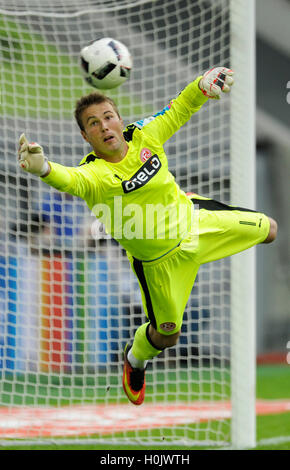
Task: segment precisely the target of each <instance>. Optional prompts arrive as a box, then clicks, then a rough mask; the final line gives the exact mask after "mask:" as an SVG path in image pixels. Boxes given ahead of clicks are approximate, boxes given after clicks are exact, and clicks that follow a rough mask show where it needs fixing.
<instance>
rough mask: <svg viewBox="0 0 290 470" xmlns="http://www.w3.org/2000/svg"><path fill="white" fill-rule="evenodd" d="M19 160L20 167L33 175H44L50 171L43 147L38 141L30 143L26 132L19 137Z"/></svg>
mask: <svg viewBox="0 0 290 470" xmlns="http://www.w3.org/2000/svg"><path fill="white" fill-rule="evenodd" d="M18 160H19V166H20V168H22V170H24V171H27V172H28V173H32V174H33V175H36V176H44V175H46V174H48V173H49V172H50V165H49V163H48V161H47V158H46V157H45V156H44V154H43V148H42V147H41V146H40V145H39V144H37V143H36V142H31V143H29V142H28V140H27V139H26V137H25V135H24V134H21V136H20V138H19V149H18Z"/></svg>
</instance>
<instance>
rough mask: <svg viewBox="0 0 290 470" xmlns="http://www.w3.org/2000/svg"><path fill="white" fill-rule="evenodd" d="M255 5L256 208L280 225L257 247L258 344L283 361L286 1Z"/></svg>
mask: <svg viewBox="0 0 290 470" xmlns="http://www.w3.org/2000/svg"><path fill="white" fill-rule="evenodd" d="M256 4H257V9H256V22H257V23H256V24H257V44H256V53H257V62H256V64H257V87H256V90H257V208H259V209H261V210H263V211H265V212H266V213H267V214H269V215H270V216H272V217H274V218H275V219H276V220H277V221H278V224H279V235H278V238H277V240H276V242H275V243H274V244H273V245H272V246H271V249H270V250H269V249H267V247H263V246H262V247H259V249H258V251H257V287H258V291H257V308H258V312H257V332H258V344H257V347H258V355H259V354H264V353H270V352H275V351H276V352H277V351H281V352H282V353H283V352H284V356H285V358H284V360H286V352H287V351H286V344H287V341H289V339H290V302H289V290H290V268H289V266H290V252H289V251H290V250H289V248H290V244H289V233H290V223H289V199H290V197H289V196H290V193H289V191H290V190H289V176H290V132H289V126H290V103H288V101H289V99H288V101H287V94H288V93H289V92H290V68H289V58H290V42H289V24H290V1H289V0H275V2H273V1H272V0H256ZM288 83H289V85H288ZM270 266H271V267H272V268H271V269H269V267H270ZM282 356H283V354H282Z"/></svg>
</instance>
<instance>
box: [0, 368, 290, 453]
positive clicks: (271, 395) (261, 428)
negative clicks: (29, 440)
mask: <svg viewBox="0 0 290 470" xmlns="http://www.w3.org/2000/svg"><path fill="white" fill-rule="evenodd" d="M184 373H187V372H186V371H184ZM289 377H290V368H289V366H287V365H285V366H283V365H276V366H259V367H258V368H257V398H258V399H272V400H277V399H289V398H290V388H289ZM31 378H32V377H31ZM55 380H56V379H55ZM71 380H73V379H71ZM7 384H9V382H6V392H7V393H6V394H5V393H4V395H5V396H6V398H7V397H8V396H10V397H11V396H12V397H13V393H12V394H11V391H12V390H9V387H8V386H7ZM67 385H69V384H67ZM104 385H105V384H100V389H101V388H102V389H104ZM11 386H12V383H11ZM26 386H27V385H26ZM33 386H34V387H36V385H32V384H30V387H33ZM70 386H71V384H70ZM17 387H21V384H20V385H19V384H18V385H17V386H16V387H15V384H14V391H16V390H17ZM42 387H43V394H45V393H50V396H51V397H53V395H55V398H54V400H56V401H58V400H59V398H60V396H59V397H56V394H54V393H53V388H52V387H51V386H50V390H48V389H47V388H46V387H45V385H44V384H43V385H42ZM149 389H150V386H149ZM149 389H148V395H147V396H148V399H149V398H150V397H149V395H150V390H149ZM158 389H159V390H158ZM55 390H58V392H59V393H64V392H65V390H67V392H66V393H68V390H69V389H68V388H67V389H66V388H65V385H64V384H63V387H59V385H57V386H56V387H55ZM78 390H79V393H81V394H82V395H83V396H82V397H80V396H79V400H81V401H82V400H83V398H84V394H85V395H86V397H87V399H86V401H87V402H88V401H89V393H88V391H89V390H90V387H88V385H87V386H86V385H85V384H84V387H82V388H81V389H80V388H78ZM80 390H82V392H81V391H80ZM30 391H31V392H33V390H32V389H31V390H30ZM8 392H9V393H8ZM18 392H20V389H18ZM34 392H35V389H34ZM154 392H155V393H156V392H157V395H159V396H160V397H161V396H162V387H161V386H157V390H156V387H155V390H154ZM195 392H196V390H195ZM217 392H218V390H217ZM38 393H39V390H38ZM187 393H188V390H187ZM4 395H3V394H2V400H3V399H4ZM19 395H20V393H19ZM19 395H18V393H17V394H16V395H14V398H15V397H17V396H19ZM173 395H174V391H173ZM194 395H195V398H196V393H195V394H194ZM71 398H72V397H70V399H71ZM51 400H53V398H51ZM17 401H18V400H17ZM77 401H78V400H77V397H75V402H77ZM2 402H3V401H2ZM94 402H95V401H94ZM64 403H65V402H64ZM7 404H8V403H7ZM11 404H12V403H11V402H10V405H11ZM14 404H16V403H14ZM17 404H20V403H17ZM26 404H28V403H26ZM215 424H216V427H217V429H218V426H220V424H219V422H218V421H216V422H213V423H212V429H214V426H215ZM203 426H204V427H206V423H204V425H203V424H201V423H199V424H198V428H199V429H200V430H201V431H200V432H202V427H203ZM192 431H193V432H194V431H195V425H192ZM153 432H156V433H158V432H160V431H158V430H156V431H152V430H151V433H153ZM168 432H169V431H168V430H166V429H165V430H164V431H163V434H164V436H165V438H166V433H168ZM144 433H146V431H144ZM128 435H129V434H128ZM132 436H134V432H132ZM285 436H286V438H285ZM91 437H92V438H93V436H91ZM257 441H258V442H260V445H259V446H258V447H257V449H283V450H287V449H288V450H289V449H290V412H288V413H280V414H273V415H264V416H257ZM2 449H7V450H8V449H9V450H17V449H18V450H19V449H23V447H21V446H18V447H7V448H6V447H3V448H2ZM26 449H27V450H28V449H29V450H100V449H101V450H107V449H123V450H129V449H136V446H129V445H122V446H121V445H120V446H117V445H114V446H113V445H112V444H108V445H106V444H93V445H87V444H85V445H81V444H80V442H79V443H78V444H74V443H72V444H71V445H60V446H57V444H56V443H55V444H53V445H51V444H50V445H47V446H44V445H41V446H40V445H38V446H28V447H25V450H26ZM146 449H147V450H150V449H152V450H153V449H155V450H156V449H164V450H166V449H171V450H173V449H174V450H175V449H183V450H184V449H185V448H184V447H183V446H176V445H172V446H168V445H166V446H162V445H160V444H159V445H156V446H148V447H147V446H146ZM194 449H199V447H194ZM200 449H203V450H205V449H206V448H205V447H200Z"/></svg>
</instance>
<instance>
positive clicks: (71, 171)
mask: <svg viewBox="0 0 290 470" xmlns="http://www.w3.org/2000/svg"><path fill="white" fill-rule="evenodd" d="M18 163H19V166H20V168H21V169H22V170H24V171H26V172H27V173H31V174H33V175H35V176H39V177H40V178H42V179H43V181H44V182H45V183H47V184H48V185H50V186H52V187H54V188H55V189H58V190H59V191H62V192H66V193H69V194H71V195H72V196H78V197H80V198H82V199H86V196H87V194H88V192H91V193H92V194H96V193H97V191H98V188H97V186H98V178H97V176H96V175H95V174H92V172H91V170H90V169H89V168H86V167H77V168H74V167H67V166H64V165H61V164H59V163H56V162H52V161H48V159H47V157H46V156H45V155H44V152H43V148H42V147H41V145H39V144H38V143H36V142H32V143H29V142H28V140H27V138H26V136H25V135H24V134H22V135H21V136H20V138H19V148H18Z"/></svg>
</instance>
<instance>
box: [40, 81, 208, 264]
mask: <svg viewBox="0 0 290 470" xmlns="http://www.w3.org/2000/svg"><path fill="white" fill-rule="evenodd" d="M200 78H201V77H198V78H197V79H196V80H195V81H193V82H192V83H190V84H189V85H188V86H187V87H186V88H185V89H184V90H183V91H182V92H181V93H180V94H179V95H178V97H177V98H175V99H174V100H172V101H171V103H170V104H169V105H168V106H167V107H165V108H164V109H163V110H162V111H161V112H159V113H157V114H156V115H154V116H152V117H150V118H147V119H144V120H141V121H137V122H135V123H134V124H131V125H129V126H128V127H127V128H126V129H125V130H124V137H125V140H126V141H127V144H128V152H127V154H126V156H125V157H124V158H123V160H121V161H120V162H118V163H111V162H107V161H106V160H104V159H102V158H100V157H98V156H97V155H96V154H95V153H94V152H91V153H89V154H88V155H86V156H85V157H84V158H83V159H82V161H81V162H80V164H79V166H78V167H66V166H63V165H60V164H58V163H55V162H49V163H50V166H51V172H50V173H49V175H48V176H46V177H45V178H42V180H43V181H44V182H45V183H47V184H49V185H50V186H53V187H55V188H56V189H58V190H60V191H64V192H67V193H69V194H72V195H74V196H78V197H80V198H82V199H84V200H85V201H86V203H87V205H88V207H89V208H90V209H91V210H92V211H93V213H94V214H95V215H96V217H98V219H99V220H100V221H101V222H102V223H103V224H104V225H105V227H106V231H107V232H108V233H110V234H111V235H112V237H113V238H114V239H115V240H117V241H118V242H119V243H120V244H121V245H122V247H123V248H124V249H125V250H126V251H128V252H129V253H130V254H131V255H133V256H134V257H135V258H138V259H140V260H144V261H147V260H153V259H156V258H158V257H161V256H162V255H164V254H165V253H167V252H169V251H170V250H171V249H172V248H174V247H175V246H177V245H178V243H179V242H180V241H181V240H182V239H183V238H184V237H185V236H186V234H187V233H188V230H189V228H190V224H191V220H192V207H193V206H192V203H191V201H190V200H189V199H188V197H187V196H186V194H185V193H184V191H182V190H181V189H180V187H179V185H178V184H177V183H176V181H175V178H174V176H173V175H172V173H171V172H170V171H169V169H168V161H167V157H166V154H165V151H164V148H163V145H164V143H165V142H166V141H167V140H168V139H169V138H170V137H171V136H172V135H173V134H174V133H175V132H176V131H178V129H179V128H180V127H181V126H182V125H183V124H185V123H186V122H187V121H188V120H189V119H190V117H191V115H192V114H193V113H195V112H197V111H198V110H199V109H200V107H201V106H202V105H203V104H204V103H205V101H207V98H206V97H205V96H204V95H203V93H202V92H201V91H200V89H199V88H198V81H199V79H200Z"/></svg>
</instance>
